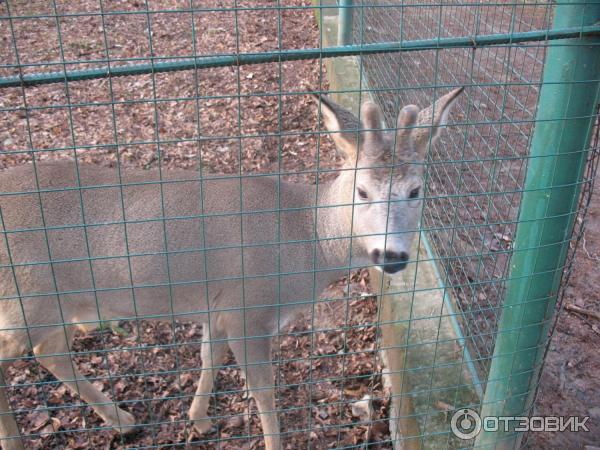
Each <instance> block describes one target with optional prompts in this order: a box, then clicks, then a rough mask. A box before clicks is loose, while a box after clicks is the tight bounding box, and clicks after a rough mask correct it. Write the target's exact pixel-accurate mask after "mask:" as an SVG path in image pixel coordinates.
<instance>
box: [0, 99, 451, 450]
mask: <svg viewBox="0 0 600 450" xmlns="http://www.w3.org/2000/svg"><path fill="white" fill-rule="evenodd" d="M461 91H462V88H459V89H456V90H454V91H452V92H450V93H448V94H446V95H445V96H443V97H441V98H440V99H439V100H437V102H436V103H435V104H434V105H432V106H430V107H429V108H427V109H425V110H422V111H420V112H419V109H418V108H417V107H416V106H414V105H409V106H406V107H404V108H403V109H402V111H401V112H400V114H399V116H398V131H397V132H396V133H392V132H386V131H384V130H382V126H383V117H382V112H381V110H380V108H379V107H378V106H377V105H375V104H374V103H371V102H366V103H364V104H363V105H362V107H361V114H360V121H359V120H358V119H357V118H355V117H354V116H353V115H352V114H351V113H350V112H348V111H346V110H344V109H343V108H341V107H339V106H337V105H336V104H334V103H333V102H332V101H330V100H329V99H327V98H326V97H317V100H318V102H319V104H320V108H321V109H320V111H321V114H322V117H323V119H324V123H325V126H326V129H327V131H328V132H329V133H331V136H332V138H333V140H334V141H335V144H336V146H337V148H338V150H340V151H341V153H342V154H343V155H344V157H345V164H344V170H343V171H341V172H340V174H339V176H338V177H337V178H336V179H335V180H334V181H332V182H330V183H321V184H319V186H318V189H317V187H316V186H311V185H301V184H294V183H287V182H279V180H278V177H277V176H270V175H267V176H248V177H243V178H241V179H240V178H239V177H216V176H213V177H202V178H200V177H199V176H198V174H197V173H195V172H191V171H163V172H162V175H161V176H162V182H159V181H160V178H159V176H158V172H153V171H135V170H125V169H123V170H122V171H117V170H114V169H109V168H100V167H96V166H93V165H89V164H78V163H77V162H76V161H67V162H53V163H41V162H37V163H34V164H27V165H23V166H19V167H16V168H12V169H9V170H6V171H4V172H2V173H0V194H1V195H0V224H1V226H2V233H3V234H2V242H1V243H0V259H1V265H0V295H1V300H2V307H1V309H0V413H1V416H0V438H2V446H3V448H4V449H5V450H8V449H18V448H22V445H23V444H22V442H21V439H20V438H19V429H18V427H17V423H16V421H15V418H14V415H13V414H12V412H11V411H10V406H9V400H8V398H7V395H6V390H5V386H6V378H5V377H4V375H2V373H3V372H4V370H5V369H6V367H7V366H8V365H9V364H10V363H11V362H12V361H14V360H15V359H17V358H19V357H22V356H23V354H24V353H26V352H28V351H33V353H34V354H35V356H36V358H37V359H38V361H39V362H40V364H42V365H43V366H44V367H45V368H47V369H48V370H49V371H50V372H51V373H52V374H53V375H54V376H55V377H56V378H57V379H58V380H60V381H62V382H63V383H65V384H66V385H67V386H68V387H69V388H70V389H72V390H73V391H74V392H75V393H77V394H79V396H80V397H81V398H82V399H83V400H85V401H86V402H87V403H89V405H90V406H91V407H92V408H93V409H94V411H95V412H96V413H97V414H98V415H99V416H100V417H102V419H103V420H104V421H105V422H106V424H107V425H108V426H111V427H114V428H115V429H116V430H118V431H120V432H122V433H126V432H129V431H131V430H132V429H134V427H135V420H134V417H133V416H132V415H131V414H130V413H129V412H126V411H124V410H123V409H121V408H119V407H118V406H117V405H116V404H115V403H114V402H113V401H111V400H110V399H109V398H108V397H107V396H106V395H104V394H103V393H102V392H101V391H100V390H99V389H98V388H96V387H95V386H94V385H92V384H91V383H90V382H89V381H88V380H86V379H85V377H84V376H83V375H82V374H81V373H80V372H79V371H78V369H77V367H76V365H74V364H73V363H72V361H71V358H70V356H69V354H68V352H69V348H70V345H71V340H72V337H73V334H74V331H75V330H76V329H77V328H80V329H84V330H90V329H94V328H96V327H97V326H98V324H99V323H101V322H104V321H109V320H115V319H134V320H137V319H144V320H146V319H158V320H160V319H163V320H167V319H171V318H173V317H175V318H176V319H178V320H185V321H198V322H199V323H201V324H202V326H203V342H202V346H201V358H202V366H203V370H202V374H201V376H200V381H199V383H198V387H197V391H196V395H195V396H194V399H193V401H192V404H191V408H190V411H189V418H190V420H191V422H192V423H193V425H194V427H195V428H196V429H197V431H198V432H200V433H205V432H207V431H208V430H209V429H210V428H211V421H210V419H209V418H208V417H207V409H208V406H209V397H210V395H211V392H212V389H213V379H214V376H216V373H217V372H218V368H217V367H218V366H219V365H220V364H221V363H222V360H223V357H224V356H225V353H226V350H227V347H230V348H231V349H232V351H233V353H234V356H235V358H236V360H237V362H238V364H239V365H240V366H241V367H242V369H243V371H244V374H245V379H246V384H247V389H248V390H249V392H250V394H251V395H252V396H253V397H254V399H255V400H256V404H257V407H258V412H259V414H260V418H261V423H262V428H263V433H264V436H265V444H266V448H267V449H268V450H275V449H278V448H280V436H279V433H280V430H279V421H278V417H277V411H276V407H275V396H274V391H273V383H274V377H273V371H272V363H271V337H272V336H273V335H274V334H275V333H277V332H278V330H279V328H280V327H282V326H283V325H284V324H285V323H286V322H288V321H289V320H290V319H291V318H292V317H293V316H294V315H295V314H296V313H298V312H299V311H301V310H302V306H303V304H306V303H309V302H311V301H312V300H313V296H314V295H315V293H316V294H319V293H320V292H321V291H322V290H323V289H324V288H326V287H327V286H328V285H329V284H330V283H331V282H333V281H335V280H337V279H339V278H340V277H341V276H343V275H344V274H345V273H347V270H348V267H349V266H352V267H359V264H363V265H364V264H366V263H368V261H369V260H370V261H371V263H372V264H374V265H376V266H377V267H379V268H380V269H381V270H383V271H384V272H387V273H395V272H398V271H400V270H402V269H403V268H404V267H405V266H406V264H407V262H408V261H409V249H410V248H411V241H412V239H413V236H414V234H415V230H416V229H417V227H418V221H419V217H420V215H421V207H422V199H421V195H420V193H421V189H422V182H423V181H422V176H421V175H422V164H421V162H422V161H423V159H424V155H425V153H426V149H427V147H428V145H429V142H430V141H433V140H435V139H436V138H437V137H438V135H439V133H440V128H441V126H443V125H444V124H445V123H446V118H447V116H448V113H449V111H450V108H451V105H452V104H453V102H454V100H455V99H456V98H457V96H458V95H459V94H460V92H461ZM352 130H354V131H352ZM84 225H85V226H84ZM351 247H352V248H351ZM349 255H352V261H349Z"/></svg>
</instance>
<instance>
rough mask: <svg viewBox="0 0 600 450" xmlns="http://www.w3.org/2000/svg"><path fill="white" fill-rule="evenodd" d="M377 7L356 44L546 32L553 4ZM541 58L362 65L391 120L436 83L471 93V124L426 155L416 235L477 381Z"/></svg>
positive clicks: (508, 242) (437, 57) (524, 52)
mask: <svg viewBox="0 0 600 450" xmlns="http://www.w3.org/2000/svg"><path fill="white" fill-rule="evenodd" d="M377 5H378V6H380V7H379V8H369V7H368V6H366V7H365V8H363V9H361V10H360V12H361V14H360V15H359V18H357V20H356V21H355V23H354V25H355V29H354V38H355V39H356V40H362V41H364V42H366V43H369V42H380V41H386V40H394V41H395V40H403V39H406V40H416V39H428V38H437V37H440V38H442V37H449V36H457V35H465V36H471V35H477V34H499V33H514V32H519V31H531V30H539V29H544V28H548V27H549V26H550V25H551V18H552V3H533V4H528V3H506V4H478V5H470V4H467V5H465V4H461V3H459V2H457V3H449V4H444V5H443V6H442V5H439V4H429V3H427V2H420V3H419V4H417V5H414V6H408V7H398V5H395V3H394V2H385V1H382V2H378V3H377ZM544 55H545V45H525V46H520V45H519V46H500V47H491V48H475V49H470V48H468V49H464V48H461V49H451V50H444V51H436V50H430V51H424V52H419V53H418V54H416V55H413V54H402V53H400V54H396V55H393V56H390V55H372V56H368V57H365V58H364V63H363V64H364V72H365V76H366V77H367V79H368V80H369V81H368V83H369V86H372V87H375V88H378V89H379V90H378V91H377V92H376V94H375V97H376V99H377V101H378V103H379V104H381V105H382V107H383V108H384V110H385V111H386V118H387V119H388V121H389V123H393V120H394V119H393V118H394V117H395V116H396V115H397V113H398V105H404V104H406V103H415V104H423V103H424V102H426V101H427V99H429V98H432V97H433V96H434V95H439V94H437V92H438V91H439V89H440V88H439V86H444V85H448V86H453V85H469V86H473V88H472V89H471V90H470V91H469V99H468V101H467V100H464V101H462V102H461V104H460V105H459V106H460V108H461V111H460V114H461V115H460V119H459V120H460V121H461V122H466V123H468V124H469V126H468V127H467V128H465V127H456V128H452V129H450V132H449V134H448V137H447V139H446V140H445V142H444V143H443V144H439V145H437V146H436V147H434V148H433V149H432V151H431V153H430V160H429V166H428V167H429V169H428V175H427V177H428V183H427V188H428V190H429V195H428V196H431V201H429V202H428V203H427V204H426V208H425V211H424V225H425V226H424V229H425V231H426V233H427V235H428V237H429V238H430V240H431V244H432V246H433V247H434V249H435V253H436V255H437V256H438V257H439V259H440V262H441V267H443V270H444V283H445V285H446V286H447V287H448V289H450V290H451V291H452V295H454V296H455V298H456V300H457V306H458V307H459V308H460V313H461V318H462V321H461V323H462V326H463V327H464V333H465V336H466V337H467V339H468V342H469V344H470V347H471V349H472V351H473V353H474V355H476V359H477V360H478V361H479V363H480V364H479V369H480V370H481V377H482V379H485V377H486V375H487V368H486V366H487V365H488V364H489V362H490V360H491V356H492V353H493V349H494V336H495V333H496V329H497V321H498V318H499V315H500V312H501V306H502V299H503V298H504V294H505V282H506V279H507V278H508V276H509V274H508V271H509V262H510V252H511V248H512V241H513V237H514V232H515V228H516V224H517V215H518V210H519V204H520V199H521V195H520V192H521V191H522V189H523V182H524V177H525V169H526V162H527V153H528V149H529V141H530V137H531V131H532V128H533V126H534V120H535V112H536V105H537V102H538V95H539V85H540V83H541V76H542V69H543V61H544ZM434 91H435V92H434Z"/></svg>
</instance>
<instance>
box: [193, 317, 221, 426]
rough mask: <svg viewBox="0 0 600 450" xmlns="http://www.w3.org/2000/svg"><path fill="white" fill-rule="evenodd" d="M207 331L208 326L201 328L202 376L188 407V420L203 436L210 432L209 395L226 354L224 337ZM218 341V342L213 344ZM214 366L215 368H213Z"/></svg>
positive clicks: (214, 331) (213, 331) (215, 332)
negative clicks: (208, 415)
mask: <svg viewBox="0 0 600 450" xmlns="http://www.w3.org/2000/svg"><path fill="white" fill-rule="evenodd" d="M210 331H211V330H209V327H208V324H206V323H205V324H204V325H203V327H202V349H201V351H200V356H201V357H202V374H201V375H200V381H199V382H198V388H197V389H196V394H195V396H194V400H193V401H192V406H191V407H190V412H189V415H190V420H191V421H192V424H193V425H194V428H195V429H196V431H198V433H200V434H204V433H207V432H209V431H210V429H211V427H212V421H211V420H210V419H209V418H208V417H207V415H206V413H207V411H208V405H209V402H210V395H211V393H212V390H213V385H214V380H215V377H216V376H217V374H218V373H219V367H218V366H220V365H221V364H222V362H223V359H224V358H225V353H226V352H227V344H226V342H225V341H224V340H222V339H223V338H224V335H222V334H220V333H218V332H217V331H216V330H212V333H211V332H210ZM215 340H218V342H215ZM215 366H216V367H215Z"/></svg>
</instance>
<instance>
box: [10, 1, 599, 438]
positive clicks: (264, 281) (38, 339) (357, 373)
mask: <svg viewBox="0 0 600 450" xmlns="http://www.w3.org/2000/svg"><path fill="white" fill-rule="evenodd" d="M589 3H590V5H591V4H592V3H593V2H589ZM340 4H341V5H342V6H343V7H344V8H349V9H350V11H351V18H352V22H353V28H352V30H351V31H352V42H349V43H347V44H351V45H347V46H346V47H343V48H342V47H337V46H336V44H337V42H335V38H334V37H332V36H337V34H336V31H337V29H336V27H337V26H338V23H339V21H338V13H339V9H340V8H338V5H337V4H336V3H328V2H325V1H323V2H321V3H318V4H313V3H310V2H308V1H305V0H286V1H280V0H278V1H262V0H252V1H250V0H248V1H242V0H231V1H230V0H227V1H222V0H214V1H213V0H210V1H202V2H198V1H195V0H185V1H176V0H160V1H159V0H155V1H151V0H145V1H134V2H131V1H108V0H85V1H81V2H64V1H59V0H52V1H50V2H47V1H20V0H9V1H3V2H0V39H1V40H2V42H3V45H2V46H1V47H0V164H1V165H2V168H3V169H5V170H3V171H2V173H0V221H1V222H2V231H3V233H2V244H0V273H1V277H0V282H1V284H2V289H1V290H0V292H2V302H3V303H4V305H5V306H4V307H3V312H2V313H1V314H0V352H1V353H0V358H1V360H2V367H1V370H2V372H1V373H2V377H1V379H0V382H1V384H2V385H3V386H5V388H6V389H5V392H6V395H4V394H2V395H0V413H1V416H0V430H1V432H2V438H3V441H2V446H3V448H20V447H19V445H20V444H19V442H20V441H21V439H22V442H23V445H24V446H25V447H27V448H59V447H60V448H63V447H68V448H91V447H93V448H95V447H107V448H159V447H160V448H163V447H165V448H167V447H181V446H184V445H186V444H192V445H196V446H198V447H199V448H240V447H244V448H246V447H247V448H262V446H266V448H268V449H275V448H280V447H282V448H283V447H285V448H316V449H320V448H363V447H365V446H369V447H371V446H373V447H377V448H393V447H394V446H397V445H405V446H408V447H407V448H420V447H421V446H422V447H425V448H438V447H440V448H459V447H464V446H468V445H473V444H474V441H473V440H468V439H467V440H461V439H459V438H458V436H456V434H452V432H451V429H450V418H451V416H452V413H453V412H454V411H455V410H456V411H460V410H461V408H467V407H470V408H474V409H477V410H479V408H480V407H481V406H482V404H484V403H485V402H484V391H485V389H486V387H487V386H486V381H487V380H488V378H489V377H490V373H491V372H490V370H491V369H490V365H492V364H493V362H494V360H495V359H497V358H498V356H497V355H496V356H495V353H494V352H495V344H496V338H497V336H498V334H499V322H500V320H501V317H502V314H503V305H504V301H505V298H506V296H507V289H508V288H509V282H510V281H511V264H512V262H511V261H512V260H511V258H512V256H513V254H514V253H515V240H516V230H517V227H518V225H519V217H520V216H519V213H520V211H521V202H522V197H523V194H524V193H526V192H528V188H527V187H526V175H527V167H528V164H529V162H530V159H531V157H530V156H529V155H530V153H529V152H530V148H531V142H532V135H533V131H534V129H535V128H536V125H537V123H536V120H538V121H539V119H538V115H537V113H538V109H537V106H538V104H539V101H540V90H541V86H542V85H543V84H544V77H543V70H544V62H545V58H546V53H547V49H548V48H549V46H550V45H551V43H552V42H554V40H556V39H560V38H580V39H584V38H588V37H589V36H592V37H590V38H589V39H594V38H593V35H594V33H598V29H597V27H596V28H594V26H596V25H594V23H595V20H594V17H593V14H596V12H597V11H596V10H595V9H593V8H592V9H590V11H593V12H591V13H589V14H588V15H587V16H585V15H582V19H581V23H577V24H576V25H577V26H572V25H570V28H560V29H557V28H556V26H554V29H553V17H554V10H555V8H556V6H555V2H545V1H544V2H521V1H519V2H494V3H471V2H466V3H465V2H463V3H461V2H441V3H440V2H413V3H405V2H391V1H387V0H382V1H379V0H377V1H375V0H374V1H371V2H362V1H359V0H356V1H355V2H354V3H353V4H352V3H348V2H340ZM576 5H584V6H585V3H576ZM584 6H583V7H584ZM592 6H593V5H592ZM344 8H342V9H344ZM346 12H347V11H346ZM596 19H597V18H596ZM346 23H348V22H346ZM572 42H575V43H574V44H565V45H566V46H568V45H573V46H574V47H577V46H578V45H582V44H578V43H577V41H576V40H575V41H572ZM589 42H595V41H586V43H587V44H588V45H589ZM593 45H595V46H596V47H597V42H596V43H595V44H593ZM332 61H333V62H332ZM592 78H593V77H592ZM586 82H587V83H588V84H586V86H588V88H590V96H597V94H598V93H597V90H598V80H597V77H596V78H593V79H591V80H587V81H586V80H584V81H583V82H581V83H586ZM594 83H595V84H594ZM558 84H560V83H558ZM573 85H574V86H575V87H574V88H573V89H576V88H577V82H575V83H574V84H573ZM462 86H465V87H466V89H465V93H464V94H462V95H460V96H458V97H457V98H456V101H454V100H455V96H457V95H459V94H458V93H457V94H452V95H453V96H452V97H444V95H451V94H448V92H451V91H452V90H453V89H456V88H459V87H462ZM593 86H595V89H596V91H593ZM327 92H330V93H331V97H332V98H334V99H335V101H336V102H338V103H340V104H342V105H344V107H346V108H347V109H350V110H352V112H353V114H354V116H356V117H358V119H357V118H356V117H354V116H353V115H351V114H349V112H348V111H346V110H341V109H340V107H339V106H337V105H336V104H335V103H332V102H331V99H328V98H327V97H321V98H316V99H315V98H313V97H311V95H310V94H313V93H327ZM453 92H458V91H453ZM369 98H372V99H373V100H374V101H375V103H376V104H377V105H379V108H380V111H381V117H380V116H379V115H378V113H377V111H378V109H377V108H374V107H370V106H368V105H365V104H364V103H363V102H364V101H365V100H367V99H369ZM444 98H447V99H448V100H444ZM594 98H595V97H594ZM440 99H441V100H440ZM436 101H437V103H436ZM595 101H596V100H595ZM411 103H412V104H416V105H418V108H419V110H420V111H421V114H420V115H419V116H415V117H412V115H411V114H412V113H411V112H410V110H404V113H403V114H404V115H402V114H400V113H401V110H402V108H403V107H404V106H405V105H407V104H411ZM450 105H452V106H453V110H452V111H451V112H450ZM428 107H429V109H427V108H428ZM565 110H566V109H565ZM417 111H418V110H417ZM594 111H596V110H595V109H594ZM596 114H597V112H596ZM399 115H400V119H398V123H397V118H398V117H399ZM411 117H412V118H411ZM577 117H579V116H577ZM561 118H562V116H560V117H556V118H554V119H553V120H560V119H561ZM380 119H381V120H380ZM446 119H448V120H449V126H447V127H445V129H444V131H443V133H445V134H444V135H442V136H441V137H439V136H438V134H436V133H435V132H434V133H433V134H432V135H430V134H429V133H430V131H429V130H430V128H431V126H432V125H433V126H436V125H440V124H442V123H443V121H445V120H446ZM582 120H586V121H588V122H589V123H590V124H591V123H593V114H592V113H589V114H588V115H586V116H585V117H583V118H582ZM321 122H322V125H321ZM383 125H384V126H383ZM382 126H383V130H380V128H382ZM359 128H361V131H360V132H359ZM365 129H366V130H367V131H365ZM369 130H371V131H369ZM407 130H408V131H407ZM439 131H440V129H437V132H439ZM384 132H385V133H387V134H385V136H384ZM588 132H589V130H588ZM408 136H410V137H408ZM594 136H595V138H594V140H593V141H592V144H591V146H590V148H591V149H592V151H590V152H589V157H588V159H589V160H588V162H587V166H586V167H587V171H586V172H585V173H584V172H583V171H582V172H581V174H582V175H581V177H580V178H579V179H578V180H577V181H576V182H574V183H573V185H575V186H581V190H582V192H583V194H582V196H581V197H579V195H578V193H577V192H575V193H574V194H573V195H572V198H573V200H572V202H573V204H575V203H574V202H576V201H577V199H578V198H579V199H580V200H579V201H580V203H579V206H578V207H576V208H574V210H573V211H572V212H569V213H567V214H566V215H567V216H569V217H575V218H576V220H575V224H576V228H575V231H573V232H572V233H571V232H569V233H567V235H565V236H564V240H565V241H569V242H570V240H571V239H572V242H573V248H575V242H576V241H577V240H578V239H579V237H580V236H581V233H582V231H581V230H582V227H583V223H584V220H583V217H584V214H585V211H586V207H585V204H586V199H589V196H590V195H591V189H592V181H593V179H594V176H595V171H596V167H597V153H598V152H597V148H598V145H599V144H598V134H597V132H596V134H595V135H594ZM438 138H439V140H438ZM435 141H437V143H436V142H435ZM594 149H595V150H594ZM584 151H587V147H586V148H582V147H578V148H571V149H570V152H571V153H577V154H579V153H582V152H584ZM550 157H552V154H550ZM340 167H341V168H340ZM183 169H187V170H183ZM423 170H424V172H421V171H423ZM365 174H366V175H365ZM376 174H377V175H376ZM577 189H578V188H577ZM365 203H366V204H367V205H365ZM421 206H422V208H423V209H422V212H421ZM366 207H368V208H370V209H369V210H367V209H366ZM367 211H369V212H367ZM376 211H379V213H376ZM548 217H550V218H551V219H552V217H553V216H551V215H548ZM417 222H419V223H420V225H417ZM541 246H542V244H540V245H539V247H541ZM570 261H571V257H570V258H569V260H568V262H567V263H565V265H564V267H569V265H570V264H571V262H570ZM407 263H409V264H408V265H407ZM561 264H562V263H561ZM361 267H366V268H368V269H369V270H366V269H362V270H360V268H361ZM377 268H379V269H380V270H384V271H385V272H389V273H391V272H399V273H400V274H401V276H402V277H403V278H402V281H398V280H399V279H400V276H399V275H396V276H395V277H393V278H389V277H388V276H387V275H386V276H384V277H382V278H381V277H379V275H378V273H379V272H377ZM438 268H439V273H438ZM561 268H562V265H561ZM402 269H405V270H402ZM561 272H562V270H561ZM566 273H568V271H566ZM440 274H441V275H440ZM390 279H391V280H392V284H391V286H388V282H389V281H390ZM336 280H341V281H336ZM394 280H395V281H394ZM323 289H325V293H324V294H321V291H323ZM390 305H394V306H393V307H392V306H390ZM386 308H391V309H388V310H386ZM551 309H552V308H551ZM300 312H302V314H301V315H299V318H296V315H297V314H296V313H300ZM551 318H552V315H551V314H550V315H549V316H548V317H547V319H546V320H545V321H544V323H550V321H551ZM546 331H547V330H546ZM546 331H545V332H544V336H542V338H540V340H539V342H536V343H535V344H533V346H534V348H535V349H537V348H540V349H544V348H546V345H547V339H546V336H545V333H546ZM228 349H230V350H231V352H228ZM271 361H273V367H271ZM271 371H272V372H273V374H271ZM536 376H537V375H535V374H534V375H531V377H532V380H533V383H532V385H531V386H529V387H528V388H527V394H529V393H530V392H532V391H534V390H535V388H536ZM84 377H85V378H87V380H88V381H85V379H84ZM502 379H503V381H506V382H507V383H508V380H507V379H505V378H502ZM213 391H214V395H212V392H213ZM251 398H252V401H251V400H250V399H251ZM506 398H507V399H508V396H507V397H506ZM113 400H115V401H116V402H118V405H119V406H118V407H117V406H116V404H115V403H112V401H113ZM398 402H399V403H398ZM528 407H529V406H528ZM528 411H529V410H526V411H524V413H525V414H526V413H527V412H528ZM209 418H211V419H212V420H209ZM278 418H279V420H278ZM115 430H116V431H115ZM482 445H483V444H482Z"/></svg>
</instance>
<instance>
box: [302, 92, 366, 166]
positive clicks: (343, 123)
mask: <svg viewBox="0 0 600 450" xmlns="http://www.w3.org/2000/svg"><path fill="white" fill-rule="evenodd" d="M313 98H314V99H315V100H316V101H317V105H318V106H319V107H320V111H321V117H322V118H323V123H324V124H325V128H326V129H327V131H328V132H329V133H331V138H332V139H333V141H334V142H335V145H336V147H337V148H338V150H339V151H340V152H341V153H342V155H343V156H344V158H345V159H346V160H355V159H356V156H357V148H358V145H357V142H358V141H357V137H358V130H359V128H360V126H359V125H360V124H359V122H358V119H357V118H356V116H355V115H354V114H352V113H351V112H350V111H348V110H347V109H344V108H342V107H341V106H340V105H337V104H336V103H334V102H333V101H331V100H330V99H329V98H327V97H326V96H324V95H313Z"/></svg>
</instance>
